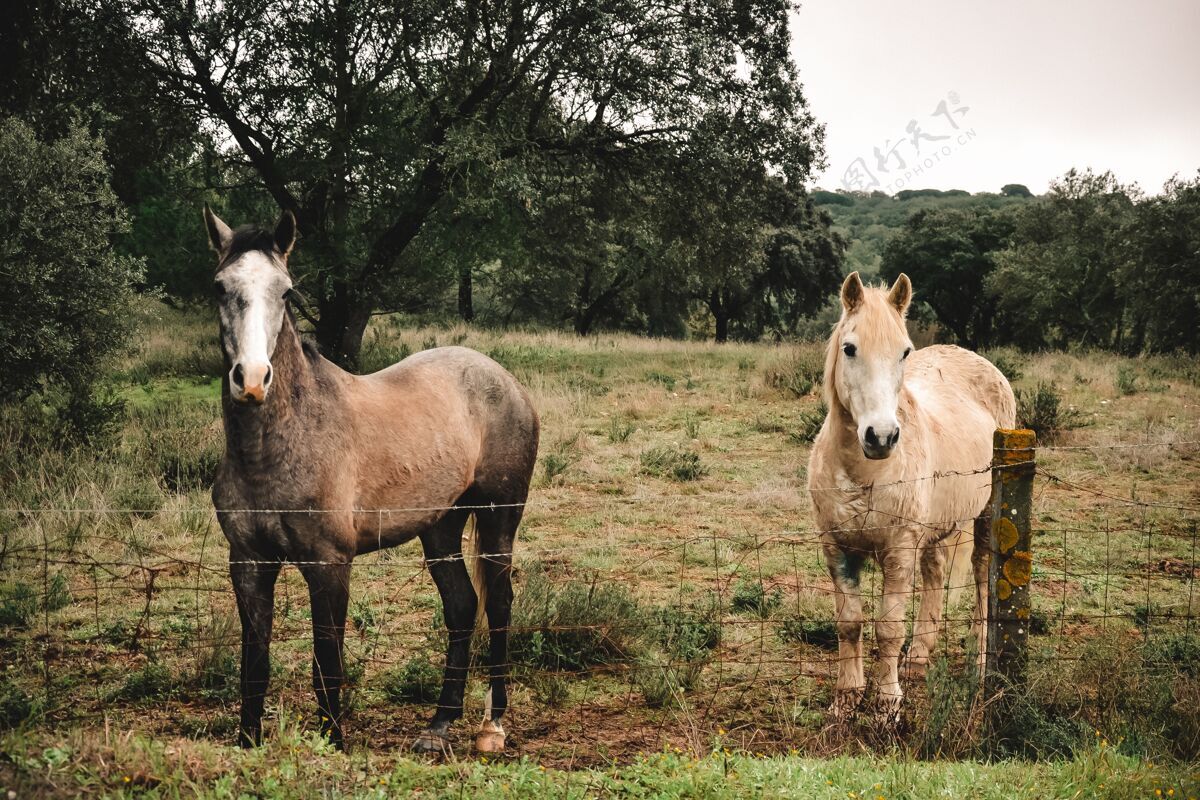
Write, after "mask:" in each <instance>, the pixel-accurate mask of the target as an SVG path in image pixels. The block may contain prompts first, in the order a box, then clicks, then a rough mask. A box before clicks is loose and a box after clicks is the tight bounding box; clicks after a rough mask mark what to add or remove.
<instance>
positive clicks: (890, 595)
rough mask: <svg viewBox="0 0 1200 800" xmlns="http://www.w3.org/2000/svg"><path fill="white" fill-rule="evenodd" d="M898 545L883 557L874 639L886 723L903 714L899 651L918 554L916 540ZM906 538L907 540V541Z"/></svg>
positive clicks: (881, 560) (883, 717)
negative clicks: (901, 709) (881, 592)
mask: <svg viewBox="0 0 1200 800" xmlns="http://www.w3.org/2000/svg"><path fill="white" fill-rule="evenodd" d="M899 538H900V541H898V542H897V543H896V544H895V546H893V547H890V548H888V549H887V550H885V551H883V552H882V553H881V554H880V558H879V561H880V566H881V567H882V568H883V596H882V597H881V598H880V599H879V616H878V618H877V620H876V622H875V640H876V644H877V645H878V647H879V661H878V662H877V663H876V665H875V685H876V686H877V687H878V691H879V697H878V704H879V708H878V711H879V716H880V717H881V719H882V720H883V721H884V722H885V723H891V722H894V721H896V720H897V719H898V718H899V715H900V701H901V699H902V698H903V696H904V695H903V692H901V690H900V651H901V650H902V649H903V647H904V605H905V602H906V601H907V599H908V596H909V592H911V591H912V585H913V573H914V572H915V570H916V560H917V556H916V551H915V550H914V548H913V547H912V546H911V543H912V542H915V541H916V537H911V538H907V537H899ZM905 538H907V541H905Z"/></svg>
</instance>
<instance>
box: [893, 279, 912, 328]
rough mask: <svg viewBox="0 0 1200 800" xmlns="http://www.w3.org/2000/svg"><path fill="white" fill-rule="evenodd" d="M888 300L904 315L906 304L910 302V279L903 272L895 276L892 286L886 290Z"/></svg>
mask: <svg viewBox="0 0 1200 800" xmlns="http://www.w3.org/2000/svg"><path fill="white" fill-rule="evenodd" d="M887 299H888V302H889V303H891V304H892V306H893V307H894V308H895V309H896V310H897V311H899V312H900V316H902V317H903V316H904V315H905V314H906V313H907V312H908V304H909V303H911V302H912V281H910V280H909V279H908V276H907V275H905V274H904V273H903V272H901V273H900V275H899V276H897V278H896V282H895V283H893V284H892V288H891V289H889V290H888V296H887Z"/></svg>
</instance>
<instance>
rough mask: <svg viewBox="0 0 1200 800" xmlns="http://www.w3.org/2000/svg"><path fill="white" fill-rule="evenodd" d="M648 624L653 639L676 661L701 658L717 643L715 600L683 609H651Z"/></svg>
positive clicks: (668, 607)
mask: <svg viewBox="0 0 1200 800" xmlns="http://www.w3.org/2000/svg"><path fill="white" fill-rule="evenodd" d="M714 600H715V599H714ZM648 625H649V631H650V634H649V635H650V636H651V637H652V639H653V640H654V642H655V643H657V644H658V645H659V646H660V647H661V648H662V649H663V651H664V652H665V653H666V654H667V655H668V656H669V657H670V658H672V659H674V660H676V661H686V662H696V661H705V660H707V659H708V658H709V656H710V655H711V653H712V651H713V650H715V649H716V648H717V646H718V645H720V643H721V616H720V608H719V606H718V605H717V603H716V602H715V601H714V602H709V603H707V604H703V605H700V606H699V607H694V608H691V609H687V610H683V609H679V608H675V607H673V606H664V607H662V608H659V609H655V610H654V611H653V612H651V613H650V614H649V620H648Z"/></svg>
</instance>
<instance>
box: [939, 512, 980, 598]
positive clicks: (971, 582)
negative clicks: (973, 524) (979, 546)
mask: <svg viewBox="0 0 1200 800" xmlns="http://www.w3.org/2000/svg"><path fill="white" fill-rule="evenodd" d="M946 546H947V547H948V548H949V549H950V552H949V553H948V556H949V559H948V560H949V561H950V570H949V572H950V592H949V596H948V597H947V598H946V603H947V607H950V608H952V607H954V606H955V605H957V604H958V601H959V600H960V599H961V598H962V596H963V592H964V591H965V590H967V589H971V588H974V586H975V570H974V568H973V567H972V565H971V551H972V550H973V549H974V547H975V534H974V532H973V531H964V530H959V531H958V532H957V533H955V534H954V537H953V538H952V539H951V540H950V541H949V542H948V543H947V545H946Z"/></svg>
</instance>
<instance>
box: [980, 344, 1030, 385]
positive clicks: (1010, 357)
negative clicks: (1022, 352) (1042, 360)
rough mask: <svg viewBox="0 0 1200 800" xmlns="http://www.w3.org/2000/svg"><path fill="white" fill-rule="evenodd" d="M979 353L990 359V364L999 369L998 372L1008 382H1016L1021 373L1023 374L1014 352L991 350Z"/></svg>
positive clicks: (1018, 359)
mask: <svg viewBox="0 0 1200 800" xmlns="http://www.w3.org/2000/svg"><path fill="white" fill-rule="evenodd" d="M981 355H983V356H984V357H985V358H987V360H988V361H991V362H992V366H994V367H995V368H996V369H998V370H1000V373H1001V374H1002V375H1004V377H1005V378H1007V379H1008V382H1009V383H1016V382H1017V381H1019V380H1020V379H1021V375H1022V374H1023V373H1022V370H1021V367H1022V365H1021V360H1020V358H1019V357H1018V356H1017V355H1016V354H1015V353H1012V352H1010V351H1006V350H992V351H991V352H988V353H982V354H981Z"/></svg>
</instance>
